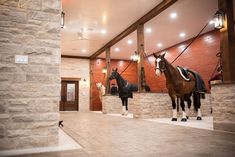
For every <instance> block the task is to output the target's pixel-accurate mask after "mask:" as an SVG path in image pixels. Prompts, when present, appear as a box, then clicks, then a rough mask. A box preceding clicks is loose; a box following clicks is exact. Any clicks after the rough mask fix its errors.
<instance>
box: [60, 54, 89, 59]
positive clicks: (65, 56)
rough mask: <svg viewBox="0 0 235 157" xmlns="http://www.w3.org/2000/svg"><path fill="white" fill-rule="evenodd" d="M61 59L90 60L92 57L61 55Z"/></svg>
mask: <svg viewBox="0 0 235 157" xmlns="http://www.w3.org/2000/svg"><path fill="white" fill-rule="evenodd" d="M61 58H75V59H90V57H85V56H70V55H61Z"/></svg>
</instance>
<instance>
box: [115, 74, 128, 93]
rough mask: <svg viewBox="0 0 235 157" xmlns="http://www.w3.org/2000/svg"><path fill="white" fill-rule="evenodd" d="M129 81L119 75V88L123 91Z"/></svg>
mask: <svg viewBox="0 0 235 157" xmlns="http://www.w3.org/2000/svg"><path fill="white" fill-rule="evenodd" d="M127 83H128V82H127V80H125V79H124V78H123V77H122V76H121V75H120V74H119V73H118V78H117V84H118V88H119V89H120V90H121V89H122V88H123V87H124V86H126V84H127Z"/></svg>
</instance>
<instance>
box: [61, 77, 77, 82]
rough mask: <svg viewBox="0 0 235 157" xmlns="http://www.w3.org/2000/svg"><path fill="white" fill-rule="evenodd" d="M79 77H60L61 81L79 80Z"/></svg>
mask: <svg viewBox="0 0 235 157" xmlns="http://www.w3.org/2000/svg"><path fill="white" fill-rule="evenodd" d="M80 80H81V78H75V77H61V81H80Z"/></svg>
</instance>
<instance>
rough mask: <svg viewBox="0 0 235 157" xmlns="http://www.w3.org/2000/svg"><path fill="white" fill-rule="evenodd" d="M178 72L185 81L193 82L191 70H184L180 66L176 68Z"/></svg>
mask: <svg viewBox="0 0 235 157" xmlns="http://www.w3.org/2000/svg"><path fill="white" fill-rule="evenodd" d="M176 68H177V70H178V71H179V73H180V75H181V77H182V78H183V79H184V80H185V81H191V79H190V78H189V72H190V71H189V70H188V69H187V68H184V67H180V66H177V67H176Z"/></svg>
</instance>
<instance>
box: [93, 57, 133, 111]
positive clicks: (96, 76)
mask: <svg viewBox="0 0 235 157" xmlns="http://www.w3.org/2000/svg"><path fill="white" fill-rule="evenodd" d="M129 62H130V61H122V60H111V69H112V68H118V72H119V73H121V72H122V71H123V70H124V69H125V68H126V67H127V65H128V64H129ZM105 65H106V63H105V60H104V59H94V60H91V70H92V71H91V83H92V86H91V107H90V109H91V110H92V111H97V110H101V109H102V105H101V102H100V99H99V92H98V89H97V88H96V83H98V82H102V83H103V85H104V84H105V75H104V74H103V73H102V68H103V67H105ZM122 77H123V78H124V79H126V80H128V81H129V82H130V83H137V66H136V63H134V62H132V63H131V64H130V66H129V67H128V68H127V69H126V71H125V72H124V73H123V74H122ZM111 83H115V84H116V81H115V80H113V81H112V82H111ZM111 83H110V84H111Z"/></svg>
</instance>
